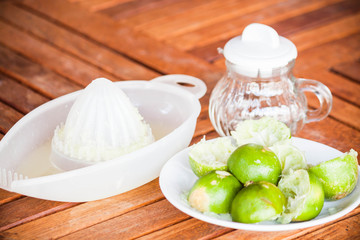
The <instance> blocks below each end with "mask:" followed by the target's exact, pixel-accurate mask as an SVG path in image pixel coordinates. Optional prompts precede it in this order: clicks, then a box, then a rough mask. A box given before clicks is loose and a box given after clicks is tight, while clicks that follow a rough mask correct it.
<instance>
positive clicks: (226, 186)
mask: <svg viewBox="0 0 360 240" xmlns="http://www.w3.org/2000/svg"><path fill="white" fill-rule="evenodd" d="M241 188H242V185H241V183H240V182H239V181H238V180H237V179H236V178H235V177H234V176H233V175H231V173H229V172H226V171H212V172H210V173H208V174H206V175H204V176H202V177H200V178H199V179H198V180H197V181H196V182H195V184H194V186H193V187H192V188H191V190H190V193H189V196H188V201H189V204H190V206H191V207H193V208H195V209H197V210H199V211H200V212H213V213H217V214H220V213H229V211H230V205H231V202H232V201H233V199H234V197H235V195H236V193H237V192H238V191H239V190H240V189H241Z"/></svg>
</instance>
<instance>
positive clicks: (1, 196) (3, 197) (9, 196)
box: [0, 189, 22, 206]
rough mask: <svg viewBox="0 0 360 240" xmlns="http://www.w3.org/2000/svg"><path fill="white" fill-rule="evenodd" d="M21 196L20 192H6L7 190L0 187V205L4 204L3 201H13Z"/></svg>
mask: <svg viewBox="0 0 360 240" xmlns="http://www.w3.org/2000/svg"><path fill="white" fill-rule="evenodd" d="M21 197H22V195H21V194H17V193H13V192H8V191H6V190H4V189H0V206H1V205H3V204H5V203H8V202H11V201H14V200H16V199H18V198H21Z"/></svg>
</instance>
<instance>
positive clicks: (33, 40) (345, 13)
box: [0, 0, 360, 239]
mask: <svg viewBox="0 0 360 240" xmlns="http://www.w3.org/2000/svg"><path fill="white" fill-rule="evenodd" d="M359 21H360V4H359V2H358V1H356V0H308V1H302V0H269V1H259V0H255V1H250V0H244V1H237V0H222V1H219V0H194V1H190V0H186V1H182V0H181V1H180V0H136V1H135V0H53V1H47V0H17V1H9V0H3V1H1V2H0V36H1V37H0V139H1V138H3V136H4V134H5V133H6V132H7V131H8V130H9V129H10V128H11V127H12V126H13V125H14V124H15V122H17V120H18V119H20V118H21V117H22V116H23V115H24V114H25V113H27V112H29V111H31V110H32V109H34V108H35V107H36V106H38V105H40V104H42V103H43V102H46V101H48V100H50V99H52V98H55V97H58V96H61V95H63V94H66V93H69V92H72V91H75V90H78V89H81V88H82V87H83V86H84V85H86V84H87V83H88V82H89V81H90V80H89V79H91V78H94V77H96V76H97V74H98V75H102V76H107V77H109V78H110V77H112V78H113V79H114V80H131V79H145V80H148V79H151V78H153V77H156V76H159V75H162V74H169V73H184V74H189V75H193V76H196V77H199V78H201V79H203V80H204V81H205V82H206V84H207V86H208V91H207V93H206V95H205V96H204V97H203V98H202V99H200V102H201V105H202V110H201V113H200V115H199V117H198V120H197V125H196V129H195V133H194V136H193V139H192V140H191V144H194V143H197V142H199V141H200V139H202V138H203V137H204V135H206V139H212V138H216V137H218V136H219V135H218V134H217V133H216V131H215V130H214V127H213V126H212V124H211V122H210V120H209V114H208V103H209V98H210V94H211V90H212V89H213V87H214V86H215V84H216V82H217V81H218V80H219V79H220V77H221V76H222V75H223V74H224V72H225V65H224V59H223V57H222V56H221V55H220V54H218V52H217V47H223V46H224V44H225V42H226V41H228V40H229V39H230V38H232V37H234V36H237V35H239V34H240V33H241V32H242V30H243V29H244V27H245V26H246V25H247V24H249V23H251V22H260V23H265V24H268V25H270V26H273V27H275V29H276V30H277V31H278V32H279V33H280V34H281V35H284V36H286V37H288V38H289V39H290V40H292V41H293V42H294V43H295V44H296V46H297V48H298V53H299V56H298V58H297V62H296V66H295V69H294V74H295V76H296V77H303V78H310V79H316V80H319V81H321V82H322V83H324V84H326V85H327V86H328V87H329V88H330V90H331V91H332V93H333V97H334V99H333V110H332V112H331V114H330V116H329V117H327V118H326V119H325V120H322V121H320V122H314V123H309V124H306V125H305V127H304V128H303V129H302V130H301V131H300V132H299V134H297V136H298V137H303V138H306V139H310V140H313V141H317V142H320V143H323V144H326V145H329V146H331V147H334V148H336V149H339V150H340V151H343V152H345V151H348V150H349V149H350V148H354V149H355V150H356V151H358V152H360V122H359V121H357V120H358V119H359V117H360V110H359V109H360V105H359V102H360V97H359V94H358V93H359V91H360V88H359V86H360V84H359V77H358V75H359V74H358V73H359V72H358V69H359V59H360V27H359V26H360V25H359V24H358V23H359ZM309 105H310V106H311V107H316V106H317V105H318V102H317V100H316V99H315V98H314V97H313V96H312V97H310V98H309ZM0 143H1V142H0ZM0 161H1V156H0ZM0 216H1V217H0V229H1V230H2V231H0V239H57V238H63V239H132V238H138V237H140V238H146V239H179V238H182V239H359V237H358V236H359V235H360V233H359V226H360V222H359V220H360V219H359V216H360V207H357V208H356V209H354V210H353V211H351V212H350V213H349V214H347V215H346V216H344V217H342V218H339V219H336V220H335V221H332V222H330V223H326V224H323V225H319V226H315V227H310V228H305V229H299V230H294V231H281V232H271V233H266V232H261V231H258V232H254V231H253V232H251V231H243V230H236V229H229V228H224V227H220V226H216V225H213V224H209V223H206V222H202V221H200V220H197V219H194V218H191V217H190V216H188V215H186V214H184V213H182V212H180V211H179V210H177V209H176V208H175V207H174V206H172V205H171V204H170V203H169V202H168V201H167V200H166V199H165V198H164V196H163V194H162V192H161V190H160V187H159V183H158V179H156V180H154V181H152V182H150V183H148V184H145V185H143V186H141V187H139V188H137V189H134V190H132V191H129V192H126V193H123V194H120V195H116V196H113V197H110V198H107V199H103V200H99V201H92V202H87V203H60V202H51V201H46V200H41V199H35V198H30V197H26V196H22V195H20V194H16V193H10V192H7V191H5V190H0Z"/></svg>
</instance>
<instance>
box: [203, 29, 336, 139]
mask: <svg viewBox="0 0 360 240" xmlns="http://www.w3.org/2000/svg"><path fill="white" fill-rule="evenodd" d="M222 53H223V54H224V56H225V59H226V67H227V71H226V73H225V75H224V76H223V77H222V78H221V79H220V80H219V81H218V83H217V84H216V86H215V88H214V89H213V91H212V93H211V96H210V103H209V116H210V120H211V122H212V124H213V126H214V128H215V130H216V131H217V132H218V133H219V135H220V136H226V135H230V132H231V131H232V130H235V128H236V126H237V124H238V123H239V122H240V121H243V120H246V119H259V118H261V117H264V116H269V117H274V118H276V119H278V120H280V121H282V122H284V123H285V124H286V125H287V126H288V127H289V128H290V129H291V133H292V135H295V134H296V133H297V132H299V131H300V130H301V129H302V127H303V126H304V124H306V123H309V122H313V121H320V120H322V119H324V118H325V117H326V116H327V115H328V114H329V112H330V110H331V106H332V95H331V92H330V90H329V89H328V88H327V87H326V86H325V85H324V84H322V83H320V82H318V81H315V80H309V79H301V78H295V77H294V76H293V74H292V69H293V67H294V64H295V59H296V56H297V50H296V47H295V45H294V44H293V43H292V42H291V41H289V40H288V39H286V38H283V37H281V36H278V34H277V32H276V31H275V30H274V29H272V28H271V27H268V26H266V25H263V24H258V23H253V24H250V25H248V26H247V27H246V28H245V29H244V31H243V34H242V35H241V36H238V37H235V38H233V39H231V40H230V41H229V42H227V43H226V45H225V47H224V50H223V51H222ZM304 92H311V93H313V94H315V95H316V97H317V98H318V100H319V105H320V106H319V107H318V108H317V109H308V104H307V99H306V96H305V94H304Z"/></svg>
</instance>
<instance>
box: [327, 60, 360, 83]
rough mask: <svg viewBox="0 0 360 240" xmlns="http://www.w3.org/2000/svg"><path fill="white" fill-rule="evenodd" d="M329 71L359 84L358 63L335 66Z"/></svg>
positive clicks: (359, 66) (359, 65) (359, 67)
mask: <svg viewBox="0 0 360 240" xmlns="http://www.w3.org/2000/svg"><path fill="white" fill-rule="evenodd" d="M331 71H332V72H335V73H337V74H340V75H341V76H343V77H346V78H349V79H351V80H353V81H356V82H357V83H360V61H351V62H344V63H340V64H337V65H335V66H333V67H332V68H331Z"/></svg>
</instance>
